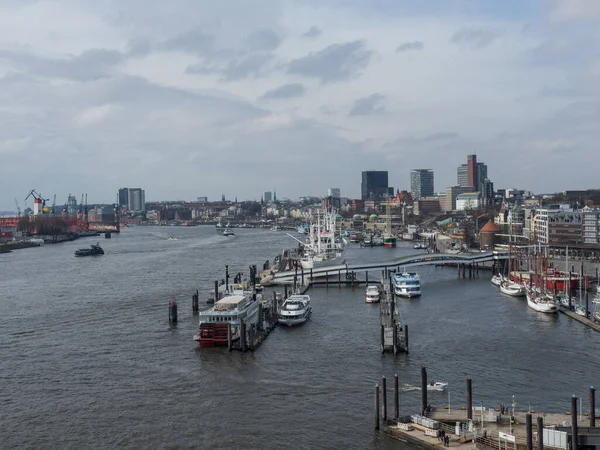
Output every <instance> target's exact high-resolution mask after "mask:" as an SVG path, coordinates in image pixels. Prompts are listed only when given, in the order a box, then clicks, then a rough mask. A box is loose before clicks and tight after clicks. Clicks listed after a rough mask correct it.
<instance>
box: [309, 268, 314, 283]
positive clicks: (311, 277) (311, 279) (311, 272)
mask: <svg viewBox="0 0 600 450" xmlns="http://www.w3.org/2000/svg"><path fill="white" fill-rule="evenodd" d="M312 270H313V269H312V267H311V268H310V278H309V280H308V281H310V282H311V283H312V281H313V271H312Z"/></svg>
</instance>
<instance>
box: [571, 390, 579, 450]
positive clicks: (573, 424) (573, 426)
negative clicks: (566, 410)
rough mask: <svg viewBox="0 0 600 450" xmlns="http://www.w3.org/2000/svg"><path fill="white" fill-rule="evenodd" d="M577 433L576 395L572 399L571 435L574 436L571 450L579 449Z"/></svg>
mask: <svg viewBox="0 0 600 450" xmlns="http://www.w3.org/2000/svg"><path fill="white" fill-rule="evenodd" d="M577 431H578V429H577V397H575V394H573V396H572V397H571V434H572V436H573V438H572V441H571V450H577V449H578V448H579V439H578V436H577Z"/></svg>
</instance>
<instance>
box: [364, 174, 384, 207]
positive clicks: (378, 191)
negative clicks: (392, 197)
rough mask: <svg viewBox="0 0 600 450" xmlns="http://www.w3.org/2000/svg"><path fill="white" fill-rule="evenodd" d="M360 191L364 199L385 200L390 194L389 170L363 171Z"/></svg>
mask: <svg viewBox="0 0 600 450" xmlns="http://www.w3.org/2000/svg"><path fill="white" fill-rule="evenodd" d="M360 192H361V198H362V199H363V200H384V199H385V197H386V195H389V188H388V173H387V170H368V171H365V172H363V173H362V183H361V186H360Z"/></svg>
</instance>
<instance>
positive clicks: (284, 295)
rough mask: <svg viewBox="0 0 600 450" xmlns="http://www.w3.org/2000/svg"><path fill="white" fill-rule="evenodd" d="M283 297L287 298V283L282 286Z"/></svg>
mask: <svg viewBox="0 0 600 450" xmlns="http://www.w3.org/2000/svg"><path fill="white" fill-rule="evenodd" d="M283 292H284V294H283V298H284V300H285V299H287V298H288V288H287V284H286V285H285V286H284V287H283Z"/></svg>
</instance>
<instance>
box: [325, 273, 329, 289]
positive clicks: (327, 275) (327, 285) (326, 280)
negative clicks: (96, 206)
mask: <svg viewBox="0 0 600 450" xmlns="http://www.w3.org/2000/svg"><path fill="white" fill-rule="evenodd" d="M325 287H329V272H325Z"/></svg>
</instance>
